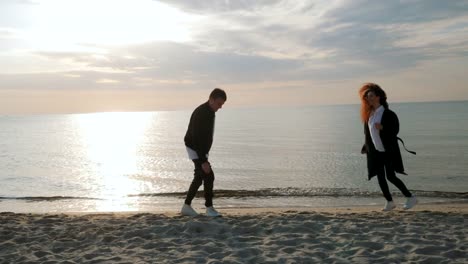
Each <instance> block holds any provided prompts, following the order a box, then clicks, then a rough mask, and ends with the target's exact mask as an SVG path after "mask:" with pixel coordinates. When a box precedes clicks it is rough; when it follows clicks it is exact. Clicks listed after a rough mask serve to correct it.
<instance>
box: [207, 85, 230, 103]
mask: <svg viewBox="0 0 468 264" xmlns="http://www.w3.org/2000/svg"><path fill="white" fill-rule="evenodd" d="M210 98H212V99H218V98H221V99H223V100H224V101H226V100H227V95H226V92H225V91H224V90H222V89H220V88H215V89H214V90H213V91H212V92H211V94H210Z"/></svg>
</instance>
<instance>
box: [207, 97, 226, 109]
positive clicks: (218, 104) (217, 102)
mask: <svg viewBox="0 0 468 264" xmlns="http://www.w3.org/2000/svg"><path fill="white" fill-rule="evenodd" d="M224 102H226V101H225V100H224V99H222V98H216V99H213V98H210V100H209V104H210V107H211V109H212V110H213V112H217V111H218V110H219V109H221V108H222V107H223V104H224Z"/></svg>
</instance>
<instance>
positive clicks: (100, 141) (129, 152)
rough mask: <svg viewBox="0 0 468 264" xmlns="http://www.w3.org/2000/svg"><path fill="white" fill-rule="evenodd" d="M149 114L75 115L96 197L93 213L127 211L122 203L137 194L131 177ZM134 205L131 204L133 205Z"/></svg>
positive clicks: (134, 169) (126, 207)
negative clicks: (99, 199)
mask: <svg viewBox="0 0 468 264" xmlns="http://www.w3.org/2000/svg"><path fill="white" fill-rule="evenodd" d="M152 115H153V114H152V113H96V114H83V115H77V116H76V118H77V120H76V121H77V123H78V126H79V128H80V134H81V141H82V142H81V144H82V146H83V149H84V152H85V155H86V157H87V159H88V163H89V164H91V166H90V167H91V168H92V169H93V172H92V174H93V175H95V176H94V177H93V178H92V179H91V180H90V182H86V183H81V184H85V185H89V189H92V190H94V191H93V192H95V194H93V195H96V196H97V197H102V198H105V202H102V201H100V202H98V204H97V205H96V206H97V207H99V208H96V210H97V211H128V210H131V209H132V208H129V207H128V205H125V203H124V202H122V199H124V200H125V199H127V195H129V194H137V193H139V192H140V186H139V183H138V181H136V180H134V179H132V178H131V176H132V175H135V174H137V173H138V171H139V170H141V169H142V168H140V166H139V161H138V151H139V149H140V148H141V144H142V143H143V142H144V138H145V131H146V130H147V128H148V126H149V124H150V121H151V118H152ZM133 206H135V205H133Z"/></svg>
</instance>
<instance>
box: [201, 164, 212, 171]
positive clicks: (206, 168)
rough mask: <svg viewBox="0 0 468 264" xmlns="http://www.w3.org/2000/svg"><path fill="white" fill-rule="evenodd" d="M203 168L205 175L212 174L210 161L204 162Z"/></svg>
mask: <svg viewBox="0 0 468 264" xmlns="http://www.w3.org/2000/svg"><path fill="white" fill-rule="evenodd" d="M201 167H202V170H203V172H204V173H205V174H209V173H210V172H211V164H210V163H209V162H208V161H206V162H204V163H203V164H202V165H201Z"/></svg>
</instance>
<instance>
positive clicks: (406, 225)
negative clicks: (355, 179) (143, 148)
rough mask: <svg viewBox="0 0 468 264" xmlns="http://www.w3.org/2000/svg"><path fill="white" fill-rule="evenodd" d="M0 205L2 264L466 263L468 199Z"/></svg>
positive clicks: (467, 261) (0, 251)
mask: <svg viewBox="0 0 468 264" xmlns="http://www.w3.org/2000/svg"><path fill="white" fill-rule="evenodd" d="M219 211H220V212H221V213H223V214H224V216H223V217H221V218H209V217H206V216H203V215H200V216H197V217H194V218H190V217H182V216H179V215H178V213H177V212H176V211H173V212H148V213H105V214H80V213H75V214H56V215H54V214H15V213H8V212H4V213H0V223H1V225H0V263H468V240H467V237H466V233H467V221H468V220H467V219H468V203H456V204H424V205H418V206H417V207H416V208H415V209H414V210H411V211H403V210H401V209H396V210H394V211H392V212H385V213H384V212H381V211H380V207H354V208H293V209H290V208H288V209H285V208H255V209H240V208H238V209H222V208H221V209H220V210H219Z"/></svg>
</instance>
